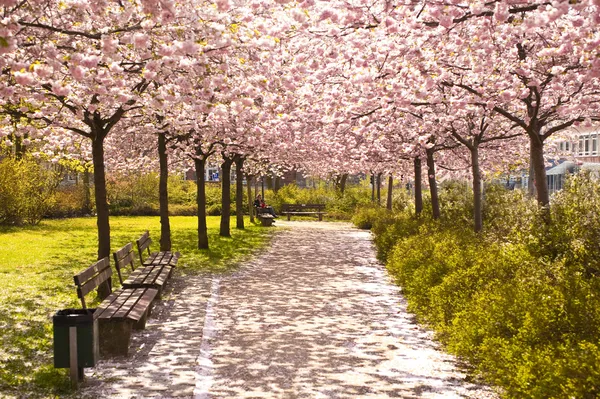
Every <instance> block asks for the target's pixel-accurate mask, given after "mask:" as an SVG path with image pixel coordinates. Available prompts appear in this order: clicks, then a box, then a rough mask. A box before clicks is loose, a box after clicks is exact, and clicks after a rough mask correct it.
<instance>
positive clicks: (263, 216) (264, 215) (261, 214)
mask: <svg viewBox="0 0 600 399" xmlns="http://www.w3.org/2000/svg"><path fill="white" fill-rule="evenodd" d="M254 209H255V210H256V217H257V218H258V220H260V224H261V225H263V226H267V227H268V226H272V225H273V223H275V216H273V215H271V213H270V212H269V211H268V210H267V209H265V208H260V207H255V208H254Z"/></svg>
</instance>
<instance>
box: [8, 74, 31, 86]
mask: <svg viewBox="0 0 600 399" xmlns="http://www.w3.org/2000/svg"><path fill="white" fill-rule="evenodd" d="M13 76H14V77H15V82H17V83H18V84H20V85H23V86H29V85H31V84H32V83H33V82H34V80H35V79H34V77H33V74H31V73H29V72H15V73H13Z"/></svg>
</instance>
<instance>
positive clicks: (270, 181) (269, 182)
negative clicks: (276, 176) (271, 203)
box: [263, 175, 273, 198]
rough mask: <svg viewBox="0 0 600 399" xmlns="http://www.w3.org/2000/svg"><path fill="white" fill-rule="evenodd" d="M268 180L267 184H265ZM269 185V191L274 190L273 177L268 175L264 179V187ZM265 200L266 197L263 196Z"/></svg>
mask: <svg viewBox="0 0 600 399" xmlns="http://www.w3.org/2000/svg"><path fill="white" fill-rule="evenodd" d="M265 180H266V182H265ZM265 184H266V185H267V189H268V190H273V177H272V176H271V175H268V176H266V178H265V177H263V187H264V185H265ZM263 198H265V196H264V195H263Z"/></svg>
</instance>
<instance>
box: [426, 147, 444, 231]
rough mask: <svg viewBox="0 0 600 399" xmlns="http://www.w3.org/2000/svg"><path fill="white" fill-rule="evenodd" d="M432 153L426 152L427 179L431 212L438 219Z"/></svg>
mask: <svg viewBox="0 0 600 399" xmlns="http://www.w3.org/2000/svg"><path fill="white" fill-rule="evenodd" d="M433 154H434V151H433V150H431V149H428V150H427V179H428V181H429V192H430V194H431V212H432V215H433V218H434V219H439V218H440V216H441V213H440V199H439V197H438V190H437V183H436V181H435V160H434V159H433Z"/></svg>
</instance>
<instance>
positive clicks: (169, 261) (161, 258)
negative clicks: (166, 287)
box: [143, 251, 181, 267]
mask: <svg viewBox="0 0 600 399" xmlns="http://www.w3.org/2000/svg"><path fill="white" fill-rule="evenodd" d="M180 256H181V254H180V253H179V252H169V251H166V252H153V253H152V254H150V257H148V259H146V260H145V261H144V263H143V264H144V266H154V265H161V266H166V265H169V266H173V267H175V266H177V262H178V260H179V257H180Z"/></svg>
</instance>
